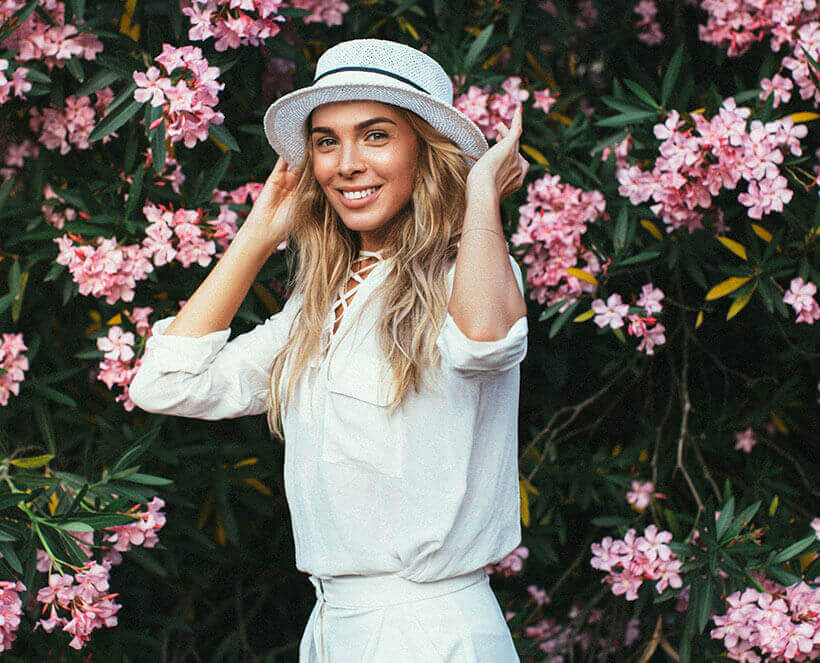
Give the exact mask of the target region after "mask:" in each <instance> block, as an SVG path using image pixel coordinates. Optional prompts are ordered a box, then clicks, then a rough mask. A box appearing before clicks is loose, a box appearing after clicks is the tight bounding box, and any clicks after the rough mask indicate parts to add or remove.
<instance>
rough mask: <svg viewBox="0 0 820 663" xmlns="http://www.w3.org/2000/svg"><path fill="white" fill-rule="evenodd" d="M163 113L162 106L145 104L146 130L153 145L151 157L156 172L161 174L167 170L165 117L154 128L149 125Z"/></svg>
mask: <svg viewBox="0 0 820 663" xmlns="http://www.w3.org/2000/svg"><path fill="white" fill-rule="evenodd" d="M161 115H162V107H161V106H158V107H154V106H152V105H151V104H146V105H145V130H146V131H147V132H148V142H149V143H150V145H151V159H152V160H153V167H154V172H155V173H156V174H157V175H159V174H160V173H161V172H162V171H163V170H165V119H164V118H163V119H162V121H161V122H160V123H159V124H158V125H157V126H156V127H155V128H153V129H149V127H150V126H151V125H152V124H153V123H154V121H155V120H157V119H158V118H159V117H160V116H161Z"/></svg>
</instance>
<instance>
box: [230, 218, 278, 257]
mask: <svg viewBox="0 0 820 663" xmlns="http://www.w3.org/2000/svg"><path fill="white" fill-rule="evenodd" d="M282 241H283V240H279V241H277V240H276V238H273V237H271V236H270V233H269V232H267V231H266V229H265V228H261V227H257V226H256V225H254V224H253V223H248V221H247V220H246V221H245V223H244V224H242V226H241V227H240V228H239V230H237V232H236V235H235V236H234V238H233V240H232V241H231V246H234V245H236V247H237V248H238V249H239V250H241V252H242V253H243V254H246V255H250V256H252V257H254V258H255V259H257V260H261V261H262V262H264V261H265V260H267V259H268V258H269V257H270V256H271V254H272V253H273V252H274V251H276V247H277V246H279V245H280V244H281V243H282Z"/></svg>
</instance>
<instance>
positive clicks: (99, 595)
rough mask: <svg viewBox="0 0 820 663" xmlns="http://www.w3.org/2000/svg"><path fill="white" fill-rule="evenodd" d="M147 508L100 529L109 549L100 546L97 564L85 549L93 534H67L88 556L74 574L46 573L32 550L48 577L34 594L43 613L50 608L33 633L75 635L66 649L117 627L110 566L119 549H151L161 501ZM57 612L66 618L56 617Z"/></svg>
mask: <svg viewBox="0 0 820 663" xmlns="http://www.w3.org/2000/svg"><path fill="white" fill-rule="evenodd" d="M147 506H148V510H147V511H145V512H140V511H139V510H138V507H136V506H135V507H134V508H132V509H131V510H130V511H128V512H127V513H128V514H129V515H133V516H137V517H138V518H139V520H137V521H135V522H134V523H129V524H127V525H117V526H113V527H108V528H105V529H104V530H103V531H104V534H103V537H102V540H103V541H104V542H108V543H113V544H114V546H113V548H112V547H111V546H105V547H107V548H108V551H107V552H106V554H105V556H104V557H103V559H102V562H101V563H97V562H96V561H94V559H92V558H93V553H92V551H91V548H90V546H91V545H93V543H94V532H77V531H71V532H69V534H71V535H73V536H74V537H76V539H77V545H78V547H79V548H80V550H82V551H83V553H84V554H85V555H86V557H88V561H87V562H86V563H85V564H84V565H83V566H81V567H80V568H79V570H78V571H77V573H75V574H74V575H73V576H72V575H71V574H62V573H51V571H52V567H53V560H52V559H51V557H50V556H49V555H48V553H46V551H44V550H42V549H39V548H38V549H37V570H38V571H40V572H42V573H47V574H48V585H46V586H45V587H42V588H41V589H40V590H39V592H38V593H37V601H39V602H40V603H42V604H43V610H42V613H43V614H45V613H46V611H47V610H48V609H49V608H50V609H51V610H50V613H49V616H48V617H47V618H42V619H40V620H38V621H37V623H36V624H35V625H34V628H35V629H36V628H37V627H38V626H42V627H43V629H44V630H45V631H46V632H48V633H51V632H52V631H53V630H54V628H55V627H56V626H58V625H62V630H63V631H66V632H68V633H70V634H71V635H72V636H74V637H73V638H72V640H71V642H70V643H69V645H70V646H71V647H73V648H74V649H82V647H83V645H84V644H85V643H86V642H88V640H89V638H90V636H91V633H92V631H93V630H94V629H97V628H102V627H103V626H105V627H106V628H111V627H113V626H116V625H117V618H116V616H115V615H116V613H117V611H118V610H119V609H120V608H121V607H122V606H121V605H119V604H117V603H115V602H114V601H113V600H112V599H114V598H115V597H116V596H117V594H108V593H106V592H107V590H108V589H109V573H110V571H111V568H112V567H113V566H116V565H118V564H120V563H121V562H122V555H121V554H120V551H126V550H130V549H131V544H132V543H133V544H134V545H143V546H145V547H146V548H153V547H154V546H155V545H156V543H157V541H158V538H157V531H158V530H159V529H161V528H162V527H163V526H164V525H165V514H164V513H162V512H161V511H160V509H162V508H163V507H164V506H165V502H164V501H163V500H162V499H161V498H159V497H154V498H153V499H152V500H151V501H150V502H148V504H147ZM75 581H76V584H74V583H75ZM60 611H64V612H65V613H66V614H60Z"/></svg>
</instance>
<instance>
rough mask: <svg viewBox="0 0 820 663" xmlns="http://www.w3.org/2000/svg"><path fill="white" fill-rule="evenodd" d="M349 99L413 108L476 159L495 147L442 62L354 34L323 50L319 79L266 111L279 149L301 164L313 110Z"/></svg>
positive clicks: (392, 43) (268, 126) (266, 123)
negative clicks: (459, 104)
mask: <svg viewBox="0 0 820 663" xmlns="http://www.w3.org/2000/svg"><path fill="white" fill-rule="evenodd" d="M348 100H368V101H379V102H381V103H386V104H393V105H395V106H401V107H402V108H406V109H407V110H410V111H413V112H414V113H415V114H416V115H418V116H419V117H421V118H423V119H424V120H426V121H427V122H428V123H429V124H430V125H431V126H432V127H433V128H434V129H436V130H437V131H439V132H441V133H442V134H443V135H445V136H447V137H448V138H451V139H452V140H453V141H454V142H455V143H456V144H457V145H458V146H459V147H460V148H461V149H463V150H464V151H465V152H466V153H467V154H468V155H469V156H470V157H472V158H474V159H476V160H477V159H478V158H479V157H480V156H481V155H482V154H484V152H486V151H487V149H489V146H488V145H487V139H486V138H484V134H483V133H482V132H481V129H479V128H478V126H476V124H475V123H474V122H473V121H472V120H470V118H468V117H467V116H466V115H464V113H462V112H461V111H459V110H458V109H456V108H455V107H454V106H453V84H452V82H451V81H450V78H449V77H448V76H447V73H446V72H445V71H444V69H442V67H441V65H440V64H439V63H438V62H436V61H435V60H434V59H433V58H431V57H430V56H429V55H427V54H425V53H422V52H421V51H419V50H417V49H415V48H413V47H411V46H407V45H405V44H400V43H398V42H395V41H388V40H386V39H351V40H349V41H343V42H341V43H339V44H336V45H335V46H333V47H331V48H329V49H328V50H326V51H325V52H324V53H322V55H321V56H320V57H319V61H318V62H317V63H316V73H315V75H314V78H313V83H312V84H311V85H310V86H308V87H304V88H301V89H299V90H294V91H293V92H289V93H288V94H286V95H284V96H282V97H280V98H279V99H277V100H276V101H275V102H273V103H272V104H271V105H270V107H269V108H268V110H267V111H266V112H265V118H264V121H263V126H264V128H265V136H266V137H267V139H268V142H269V143H270V144H271V147H273V149H274V150H275V151H276V153H277V154H279V155H280V156H282V157H283V158H284V159H285V161H287V162H288V163H289V164H292V165H298V164H299V163H301V161H302V158H303V156H304V154H305V146H306V144H307V140H308V137H307V135H306V134H305V120H306V119H307V117H308V115H309V114H310V112H311V111H312V110H313V109H314V108H316V107H317V106H320V105H321V104H326V103H330V102H332V101H348ZM465 160H467V159H466V158H465ZM467 161H468V160H467ZM468 163H470V162H469V161H468Z"/></svg>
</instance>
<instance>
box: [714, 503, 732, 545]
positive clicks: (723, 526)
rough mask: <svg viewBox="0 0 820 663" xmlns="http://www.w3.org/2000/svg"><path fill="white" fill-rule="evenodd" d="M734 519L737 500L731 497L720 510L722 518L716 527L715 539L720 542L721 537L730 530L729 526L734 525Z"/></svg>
mask: <svg viewBox="0 0 820 663" xmlns="http://www.w3.org/2000/svg"><path fill="white" fill-rule="evenodd" d="M734 517H735V498H734V497H731V498H729V499H728V500H727V501H726V502H725V503H724V505H723V508H722V509H721V510H720V517H719V518H718V520H717V524H716V525H715V538H716V539H717V540H718V541H720V539H721V537H722V536H723V535H724V534H725V533H726V530H727V529H729V525H731V524H732V520H733V519H734Z"/></svg>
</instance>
